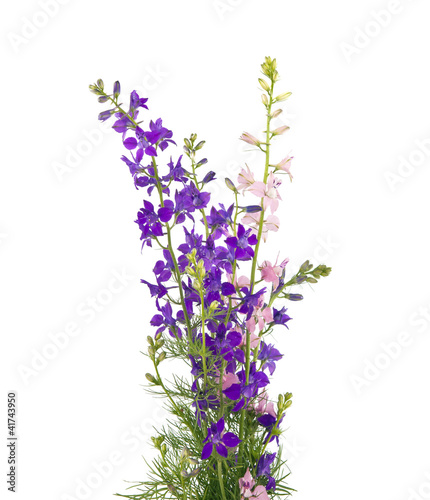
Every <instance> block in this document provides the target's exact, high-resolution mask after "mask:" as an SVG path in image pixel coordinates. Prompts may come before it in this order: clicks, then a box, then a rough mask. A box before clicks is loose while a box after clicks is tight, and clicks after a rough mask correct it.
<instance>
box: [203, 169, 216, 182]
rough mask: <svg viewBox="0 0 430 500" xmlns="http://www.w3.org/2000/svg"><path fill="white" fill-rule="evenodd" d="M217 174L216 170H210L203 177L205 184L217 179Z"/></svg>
mask: <svg viewBox="0 0 430 500" xmlns="http://www.w3.org/2000/svg"><path fill="white" fill-rule="evenodd" d="M215 175H216V174H215V172H213V171H212V170H211V171H210V172H208V173H207V174H206V175H205V176H204V178H203V184H207V183H208V182H211V181H213V180H214V179H215Z"/></svg>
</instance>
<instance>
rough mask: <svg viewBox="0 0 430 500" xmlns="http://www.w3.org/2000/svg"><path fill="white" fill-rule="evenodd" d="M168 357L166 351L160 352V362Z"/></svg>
mask: <svg viewBox="0 0 430 500" xmlns="http://www.w3.org/2000/svg"><path fill="white" fill-rule="evenodd" d="M165 359H166V353H165V352H164V351H161V352H160V355H159V356H158V362H159V363H161V362H162V361H164V360H165Z"/></svg>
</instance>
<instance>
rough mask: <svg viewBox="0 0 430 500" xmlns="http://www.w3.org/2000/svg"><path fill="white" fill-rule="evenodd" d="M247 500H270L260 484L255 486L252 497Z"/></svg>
mask: <svg viewBox="0 0 430 500" xmlns="http://www.w3.org/2000/svg"><path fill="white" fill-rule="evenodd" d="M249 500H270V497H269V495H268V494H267V490H266V488H265V487H264V486H263V485H262V484H260V485H259V486H256V487H255V489H254V491H253V492H252V497H249Z"/></svg>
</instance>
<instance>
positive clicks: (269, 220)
mask: <svg viewBox="0 0 430 500" xmlns="http://www.w3.org/2000/svg"><path fill="white" fill-rule="evenodd" d="M242 224H245V225H246V226H250V228H251V230H252V231H251V232H252V233H253V234H255V235H257V234H258V228H259V225H260V213H253V214H246V215H245V216H244V217H243V218H242ZM279 225H280V221H279V219H278V217H276V215H268V216H267V217H266V218H265V219H264V220H263V229H262V233H261V235H262V238H263V241H266V240H267V236H268V233H269V231H274V232H276V231H278V229H279Z"/></svg>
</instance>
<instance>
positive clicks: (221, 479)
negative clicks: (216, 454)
mask: <svg viewBox="0 0 430 500" xmlns="http://www.w3.org/2000/svg"><path fill="white" fill-rule="evenodd" d="M218 481H219V485H220V488H221V495H222V498H223V500H227V499H226V496H225V490H224V481H223V478H222V463H221V460H218Z"/></svg>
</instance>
